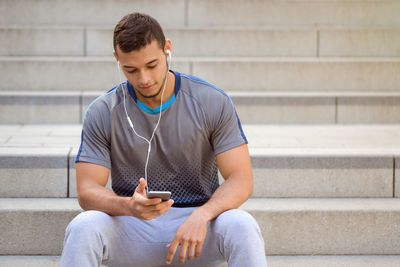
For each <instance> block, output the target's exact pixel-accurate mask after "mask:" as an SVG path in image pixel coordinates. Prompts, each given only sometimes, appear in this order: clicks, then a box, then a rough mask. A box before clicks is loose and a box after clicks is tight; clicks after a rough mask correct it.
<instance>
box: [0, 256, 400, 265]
mask: <svg viewBox="0 0 400 267" xmlns="http://www.w3.org/2000/svg"><path fill="white" fill-rule="evenodd" d="M266 258H267V263H268V266H269V267H287V266H290V267H343V266H346V267H397V266H398V265H399V264H400V257H399V256H382V255H378V256H340V255H338V256H267V257H266ZM58 263H59V256H0V266H4V267H5V266H13V267H28V266H29V267H42V266H49V267H56V266H58ZM223 266H225V267H226V266H227V265H223ZM102 267H103V265H102ZM221 267H222V266H221Z"/></svg>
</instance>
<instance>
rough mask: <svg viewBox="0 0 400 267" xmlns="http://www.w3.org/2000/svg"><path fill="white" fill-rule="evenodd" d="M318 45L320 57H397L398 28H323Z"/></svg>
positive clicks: (399, 32)
mask: <svg viewBox="0 0 400 267" xmlns="http://www.w3.org/2000/svg"><path fill="white" fill-rule="evenodd" d="M319 45H320V47H319V56H321V57H332V56H333V57H357V56H358V57H384V56H392V57H399V56H400V29H399V28H373V27H371V28H368V29H352V28H350V29H343V28H342V29H324V30H321V31H320V32H319Z"/></svg>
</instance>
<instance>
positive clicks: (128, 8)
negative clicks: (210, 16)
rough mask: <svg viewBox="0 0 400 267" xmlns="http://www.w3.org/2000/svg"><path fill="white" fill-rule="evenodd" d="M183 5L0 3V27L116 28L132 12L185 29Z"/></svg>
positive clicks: (176, 1)
mask: <svg viewBox="0 0 400 267" xmlns="http://www.w3.org/2000/svg"><path fill="white" fill-rule="evenodd" d="M184 5H185V0H168V1H163V0H154V1H151V2H149V1H146V0H134V1H123V0H117V1H112V2H110V1H97V0H86V1H79V0H72V1H62V0H56V1H52V0H30V1H24V0H17V1H6V0H2V1H0V25H13V24H16V25H105V24H106V25H115V24H117V23H118V21H119V20H120V19H121V18H122V17H123V16H124V15H126V14H128V13H131V12H142V13H147V14H151V15H152V16H153V17H154V18H156V19H157V20H158V22H159V23H160V24H161V25H163V26H168V25H184V23H185V12H184V11H185V6H184ZM171 14H173V16H171Z"/></svg>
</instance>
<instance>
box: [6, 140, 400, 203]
mask: <svg viewBox="0 0 400 267" xmlns="http://www.w3.org/2000/svg"><path fill="white" fill-rule="evenodd" d="M20 150H21V151H22V150H23V149H20ZM40 150H43V149H42V148H36V149H35V148H31V149H30V151H31V152H32V153H34V151H40ZM46 150H49V149H48V148H46ZM51 150H52V151H54V150H55V151H59V155H58V156H57V157H56V158H55V159H53V160H52V161H54V164H51V165H52V166H49V165H48V164H49V158H48V157H46V156H40V154H38V155H37V156H30V157H25V158H16V157H14V160H12V161H13V162H12V163H10V159H12V158H13V157H12V156H10V155H8V154H7V153H5V152H4V153H2V156H1V157H0V168H1V173H0V197H67V196H69V197H76V196H77V193H76V173H75V158H76V154H77V152H78V148H75V149H73V150H72V151H71V152H69V149H67V148H66V149H56V148H54V149H51ZM68 155H69V163H68V166H67V161H66V159H67V157H68ZM251 159H252V166H253V173H254V192H253V197H272V198H274V197H310V198H316V197H388V198H391V197H393V196H394V195H393V194H394V188H393V186H394V185H393V183H394V181H393V177H394V175H395V173H396V172H397V170H400V166H398V165H399V163H398V162H397V165H396V166H397V169H396V172H394V168H393V167H394V165H393V164H395V162H394V160H393V157H389V156H380V157H379V156H375V157H374V156H369V157H358V156H341V157H335V156H331V157H320V156H314V157H313V156H298V157H295V156H290V155H288V156H273V155H270V156H264V157H260V156H254V155H252V156H251ZM398 161H400V159H399V160H398ZM54 165H56V166H57V165H58V168H56V169H55V168H54ZM10 166H13V167H14V168H10ZM397 175H398V174H397ZM396 178H397V179H396V181H395V182H396V183H397V184H398V183H399V182H398V180H400V177H396ZM32 180H34V183H32ZM107 187H108V188H111V179H109V183H108V185H107ZM395 189H396V190H397V191H396V193H397V194H396V197H400V194H399V193H400V191H399V187H398V186H397V187H395Z"/></svg>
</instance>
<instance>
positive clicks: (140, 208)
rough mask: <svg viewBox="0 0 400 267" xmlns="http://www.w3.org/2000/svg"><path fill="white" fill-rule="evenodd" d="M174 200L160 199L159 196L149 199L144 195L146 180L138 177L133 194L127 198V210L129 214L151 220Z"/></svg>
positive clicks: (167, 208) (168, 207)
mask: <svg viewBox="0 0 400 267" xmlns="http://www.w3.org/2000/svg"><path fill="white" fill-rule="evenodd" d="M172 204H174V201H173V200H172V199H170V200H168V201H162V199H161V198H152V199H149V198H147V196H146V181H145V179H144V178H140V180H139V185H138V186H137V187H136V189H135V192H134V193H133V196H132V197H131V198H130V199H129V202H128V210H129V213H130V215H131V216H134V217H136V218H139V219H143V220H152V219H154V218H156V217H158V216H160V215H162V214H164V213H165V212H167V211H168V210H169V209H170V208H171V206H172Z"/></svg>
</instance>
